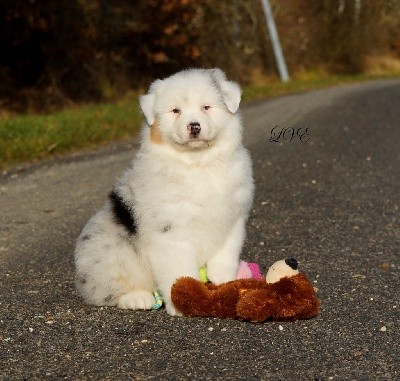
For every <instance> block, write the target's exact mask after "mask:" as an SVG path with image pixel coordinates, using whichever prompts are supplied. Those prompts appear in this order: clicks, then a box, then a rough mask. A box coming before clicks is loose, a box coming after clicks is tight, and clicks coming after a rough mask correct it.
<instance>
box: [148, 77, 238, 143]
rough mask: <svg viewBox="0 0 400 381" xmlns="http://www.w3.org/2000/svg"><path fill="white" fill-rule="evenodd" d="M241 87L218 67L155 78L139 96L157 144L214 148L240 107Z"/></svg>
mask: <svg viewBox="0 0 400 381" xmlns="http://www.w3.org/2000/svg"><path fill="white" fill-rule="evenodd" d="M239 102H240V88H239V86H238V85H237V84H235V83H234V82H229V81H227V80H226V78H225V75H224V74H223V73H222V72H221V71H220V70H218V69H213V70H198V69H194V70H188V71H183V72H179V73H177V74H175V75H173V76H171V77H169V78H166V79H164V80H162V81H161V80H157V81H155V82H154V83H153V84H152V85H151V87H150V90H149V93H148V94H147V95H145V96H142V97H141V99H140V103H141V107H142V110H143V113H144V115H145V116H146V119H147V122H148V124H149V125H150V128H151V129H152V131H151V134H150V136H151V138H153V139H154V142H156V143H167V144H171V145H172V146H174V147H175V148H178V149H189V150H198V149H205V148H208V147H211V146H212V145H213V144H214V143H215V142H216V140H217V139H218V138H219V136H220V135H221V132H222V131H223V130H224V129H225V128H227V127H228V126H227V124H229V120H230V119H231V118H232V115H234V114H235V113H236V112H237V110H238V107H239Z"/></svg>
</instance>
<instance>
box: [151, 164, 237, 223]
mask: <svg viewBox="0 0 400 381" xmlns="http://www.w3.org/2000/svg"><path fill="white" fill-rule="evenodd" d="M161 183H163V184H164V186H163V187H161ZM237 188H238V181H237V179H235V178H234V177H233V176H232V175H231V174H229V172H226V171H224V169H222V168H218V169H209V168H204V169H201V168H196V169H192V170H188V171H182V172H171V173H168V174H166V176H165V177H164V178H163V179H160V187H159V188H158V189H156V192H157V195H155V198H156V199H157V201H158V202H159V203H160V205H159V206H160V207H161V209H163V205H164V206H165V208H166V209H169V210H171V209H172V208H176V209H177V210H176V212H177V213H184V214H187V215H188V216H189V215H192V216H193V217H195V216H197V217H201V216H204V217H205V218H209V217H210V216H211V215H221V212H222V211H224V210H227V209H228V210H229V209H232V208H234V205H235V197H234V195H235V191H236V189H237Z"/></svg>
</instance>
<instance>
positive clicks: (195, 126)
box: [188, 122, 201, 136]
mask: <svg viewBox="0 0 400 381" xmlns="http://www.w3.org/2000/svg"><path fill="white" fill-rule="evenodd" d="M188 130H189V131H190V133H191V134H192V135H194V136H196V135H198V134H199V133H200V131H201V127H200V123H198V122H191V123H189V125H188Z"/></svg>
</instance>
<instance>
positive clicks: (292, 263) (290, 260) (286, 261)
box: [285, 258, 299, 270]
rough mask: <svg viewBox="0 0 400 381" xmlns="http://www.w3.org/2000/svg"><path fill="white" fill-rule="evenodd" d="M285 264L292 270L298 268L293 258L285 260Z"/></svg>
mask: <svg viewBox="0 0 400 381" xmlns="http://www.w3.org/2000/svg"><path fill="white" fill-rule="evenodd" d="M285 263H286V264H287V265H288V266H289V267H290V268H292V269H293V270H297V267H298V266H299V264H298V263H297V261H296V259H295V258H286V259H285Z"/></svg>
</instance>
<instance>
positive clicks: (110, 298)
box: [104, 295, 115, 303]
mask: <svg viewBox="0 0 400 381" xmlns="http://www.w3.org/2000/svg"><path fill="white" fill-rule="evenodd" d="M114 298H115V296H114V295H108V296H107V297H106V298H104V301H105V302H106V303H107V302H111V300H113V299H114Z"/></svg>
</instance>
